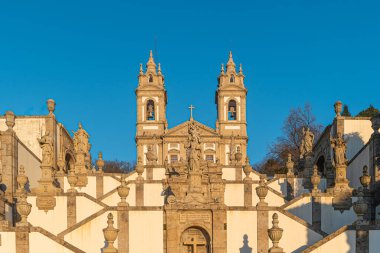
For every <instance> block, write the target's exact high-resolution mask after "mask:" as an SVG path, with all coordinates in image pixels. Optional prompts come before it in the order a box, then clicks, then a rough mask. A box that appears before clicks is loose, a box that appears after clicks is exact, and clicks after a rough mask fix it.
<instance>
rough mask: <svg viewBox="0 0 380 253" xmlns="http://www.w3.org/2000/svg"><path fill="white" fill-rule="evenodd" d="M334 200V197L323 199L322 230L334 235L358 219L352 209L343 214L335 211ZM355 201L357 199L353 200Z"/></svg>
mask: <svg viewBox="0 0 380 253" xmlns="http://www.w3.org/2000/svg"><path fill="white" fill-rule="evenodd" d="M332 199H333V198H332V197H322V198H321V220H322V224H321V229H322V231H324V232H326V233H332V232H334V231H336V230H337V229H339V228H341V227H343V226H345V225H350V224H352V223H353V222H354V221H356V219H357V216H356V214H355V212H354V211H353V209H352V207H351V208H350V210H347V211H344V212H343V213H341V212H340V211H339V210H334V207H333V206H332ZM355 201H356V198H353V199H352V202H355Z"/></svg>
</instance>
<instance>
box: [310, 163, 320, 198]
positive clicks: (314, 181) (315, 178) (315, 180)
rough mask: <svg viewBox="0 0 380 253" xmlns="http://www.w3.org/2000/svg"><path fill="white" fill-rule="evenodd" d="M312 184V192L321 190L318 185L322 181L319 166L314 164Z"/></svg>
mask: <svg viewBox="0 0 380 253" xmlns="http://www.w3.org/2000/svg"><path fill="white" fill-rule="evenodd" d="M310 181H311V184H312V185H313V189H312V190H311V192H312V193H317V192H320V191H319V189H318V185H319V183H320V182H321V177H320V176H319V175H318V167H317V165H314V167H313V175H312V176H311V178H310Z"/></svg>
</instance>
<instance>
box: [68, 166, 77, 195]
mask: <svg viewBox="0 0 380 253" xmlns="http://www.w3.org/2000/svg"><path fill="white" fill-rule="evenodd" d="M67 181H68V182H69V185H70V189H69V190H68V192H77V190H76V189H75V186H76V184H77V182H78V176H77V175H75V172H74V169H71V170H69V174H68V175H67Z"/></svg>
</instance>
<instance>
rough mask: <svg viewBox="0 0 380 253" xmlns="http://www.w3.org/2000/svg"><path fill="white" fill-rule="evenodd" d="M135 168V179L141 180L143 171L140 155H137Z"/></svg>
mask: <svg viewBox="0 0 380 253" xmlns="http://www.w3.org/2000/svg"><path fill="white" fill-rule="evenodd" d="M135 170H136V172H137V174H138V177H137V179H138V180H142V179H143V177H142V174H143V173H144V165H143V164H142V160H141V157H138V159H137V164H136V168H135Z"/></svg>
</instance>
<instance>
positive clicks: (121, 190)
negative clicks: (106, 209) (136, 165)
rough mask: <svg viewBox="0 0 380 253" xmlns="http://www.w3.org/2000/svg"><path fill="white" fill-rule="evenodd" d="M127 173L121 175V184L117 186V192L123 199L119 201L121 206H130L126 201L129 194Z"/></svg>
mask: <svg viewBox="0 0 380 253" xmlns="http://www.w3.org/2000/svg"><path fill="white" fill-rule="evenodd" d="M125 178H126V176H125V174H122V175H121V185H120V186H119V187H117V193H118V194H119V197H120V198H121V201H120V202H119V204H118V205H119V206H128V203H127V201H126V198H127V197H128V194H129V187H128V183H127V182H126V181H125Z"/></svg>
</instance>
